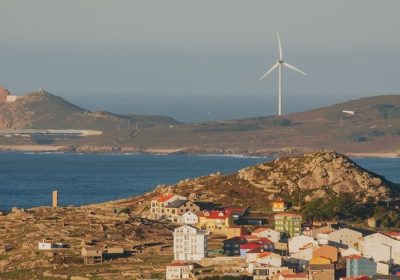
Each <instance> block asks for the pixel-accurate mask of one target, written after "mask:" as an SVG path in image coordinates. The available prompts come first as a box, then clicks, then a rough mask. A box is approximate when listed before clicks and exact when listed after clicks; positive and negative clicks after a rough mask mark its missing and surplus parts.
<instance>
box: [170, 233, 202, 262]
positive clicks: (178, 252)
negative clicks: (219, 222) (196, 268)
mask: <svg viewBox="0 0 400 280" xmlns="http://www.w3.org/2000/svg"><path fill="white" fill-rule="evenodd" d="M207 235H208V231H206V230H199V229H197V228H195V227H193V226H190V225H184V226H181V227H177V228H176V229H175V230H174V260H180V261H199V260H201V259H202V258H205V257H206V256H207Z"/></svg>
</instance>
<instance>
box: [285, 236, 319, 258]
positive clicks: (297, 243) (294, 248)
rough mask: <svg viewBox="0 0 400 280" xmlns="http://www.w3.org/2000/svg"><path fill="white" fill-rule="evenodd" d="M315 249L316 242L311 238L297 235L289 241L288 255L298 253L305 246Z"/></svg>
mask: <svg viewBox="0 0 400 280" xmlns="http://www.w3.org/2000/svg"><path fill="white" fill-rule="evenodd" d="M310 245H311V246H312V247H317V246H318V242H317V241H315V240H314V238H312V237H311V236H306V235H299V236H295V237H292V238H290V239H289V242H288V246H289V253H290V254H292V253H298V252H299V251H300V248H304V247H307V246H310Z"/></svg>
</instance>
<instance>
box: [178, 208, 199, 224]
mask: <svg viewBox="0 0 400 280" xmlns="http://www.w3.org/2000/svg"><path fill="white" fill-rule="evenodd" d="M198 222H199V217H198V216H197V215H196V214H195V213H193V212H192V211H188V212H186V213H185V214H183V215H182V224H186V225H192V226H194V225H195V224H197V223H198Z"/></svg>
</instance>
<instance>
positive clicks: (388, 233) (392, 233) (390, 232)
mask: <svg viewBox="0 0 400 280" xmlns="http://www.w3.org/2000/svg"><path fill="white" fill-rule="evenodd" d="M384 234H385V235H388V236H390V237H392V236H400V231H388V232H385V233H384Z"/></svg>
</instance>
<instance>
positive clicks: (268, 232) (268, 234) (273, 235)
mask: <svg viewBox="0 0 400 280" xmlns="http://www.w3.org/2000/svg"><path fill="white" fill-rule="evenodd" d="M253 234H254V235H256V236H258V237H265V238H268V239H269V240H271V241H272V242H279V239H280V237H281V233H280V232H279V231H276V230H273V229H270V228H268V229H265V230H263V231H261V232H257V233H253Z"/></svg>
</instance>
